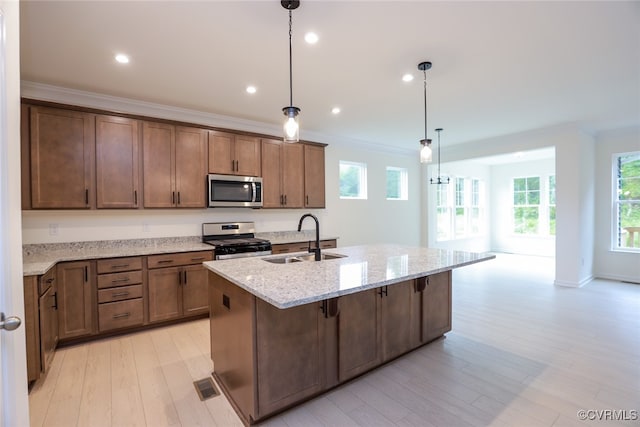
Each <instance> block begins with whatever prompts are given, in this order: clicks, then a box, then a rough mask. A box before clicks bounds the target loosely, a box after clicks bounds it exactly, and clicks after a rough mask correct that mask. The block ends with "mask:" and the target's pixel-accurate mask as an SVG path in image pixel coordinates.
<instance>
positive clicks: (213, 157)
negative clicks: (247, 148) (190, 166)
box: [209, 130, 235, 175]
mask: <svg viewBox="0 0 640 427" xmlns="http://www.w3.org/2000/svg"><path fill="white" fill-rule="evenodd" d="M233 138H234V135H233V134H230V133H225V132H218V131H213V130H211V131H209V173H220V174H224V175H232V174H233V173H234V170H235V163H234V160H235V159H234V155H233Z"/></svg>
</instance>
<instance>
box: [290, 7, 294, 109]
mask: <svg viewBox="0 0 640 427" xmlns="http://www.w3.org/2000/svg"><path fill="white" fill-rule="evenodd" d="M291 27H292V20H291V9H289V106H293V53H292V49H291V33H292V31H291Z"/></svg>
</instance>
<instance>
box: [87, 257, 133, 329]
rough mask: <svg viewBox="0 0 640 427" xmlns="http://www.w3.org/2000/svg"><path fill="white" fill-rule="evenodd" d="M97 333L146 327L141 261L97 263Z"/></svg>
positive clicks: (111, 259) (126, 260) (100, 261)
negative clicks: (144, 324) (144, 325)
mask: <svg viewBox="0 0 640 427" xmlns="http://www.w3.org/2000/svg"><path fill="white" fill-rule="evenodd" d="M97 271H98V330H99V331H100V332H105V331H110V330H113V329H120V328H127V327H132V326H140V325H142V324H143V323H144V304H143V301H144V299H143V297H144V295H143V290H142V288H143V285H142V283H143V281H142V277H143V275H142V258H141V257H127V258H109V259H102V260H99V261H98V262H97Z"/></svg>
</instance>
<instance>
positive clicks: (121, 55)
mask: <svg viewBox="0 0 640 427" xmlns="http://www.w3.org/2000/svg"><path fill="white" fill-rule="evenodd" d="M116 61H118V62H119V63H121V64H128V63H129V57H128V56H127V55H125V54H124V53H119V54H117V55H116Z"/></svg>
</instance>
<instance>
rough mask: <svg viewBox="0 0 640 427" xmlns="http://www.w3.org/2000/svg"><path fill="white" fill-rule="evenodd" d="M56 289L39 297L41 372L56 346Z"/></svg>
mask: <svg viewBox="0 0 640 427" xmlns="http://www.w3.org/2000/svg"><path fill="white" fill-rule="evenodd" d="M57 299H58V297H57V289H56V287H55V286H52V287H50V288H49V289H48V290H47V291H46V292H45V293H44V294H43V295H41V296H40V355H41V361H42V372H47V371H48V370H49V366H51V360H52V359H53V354H54V352H55V349H56V346H57V345H58V301H57Z"/></svg>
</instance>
